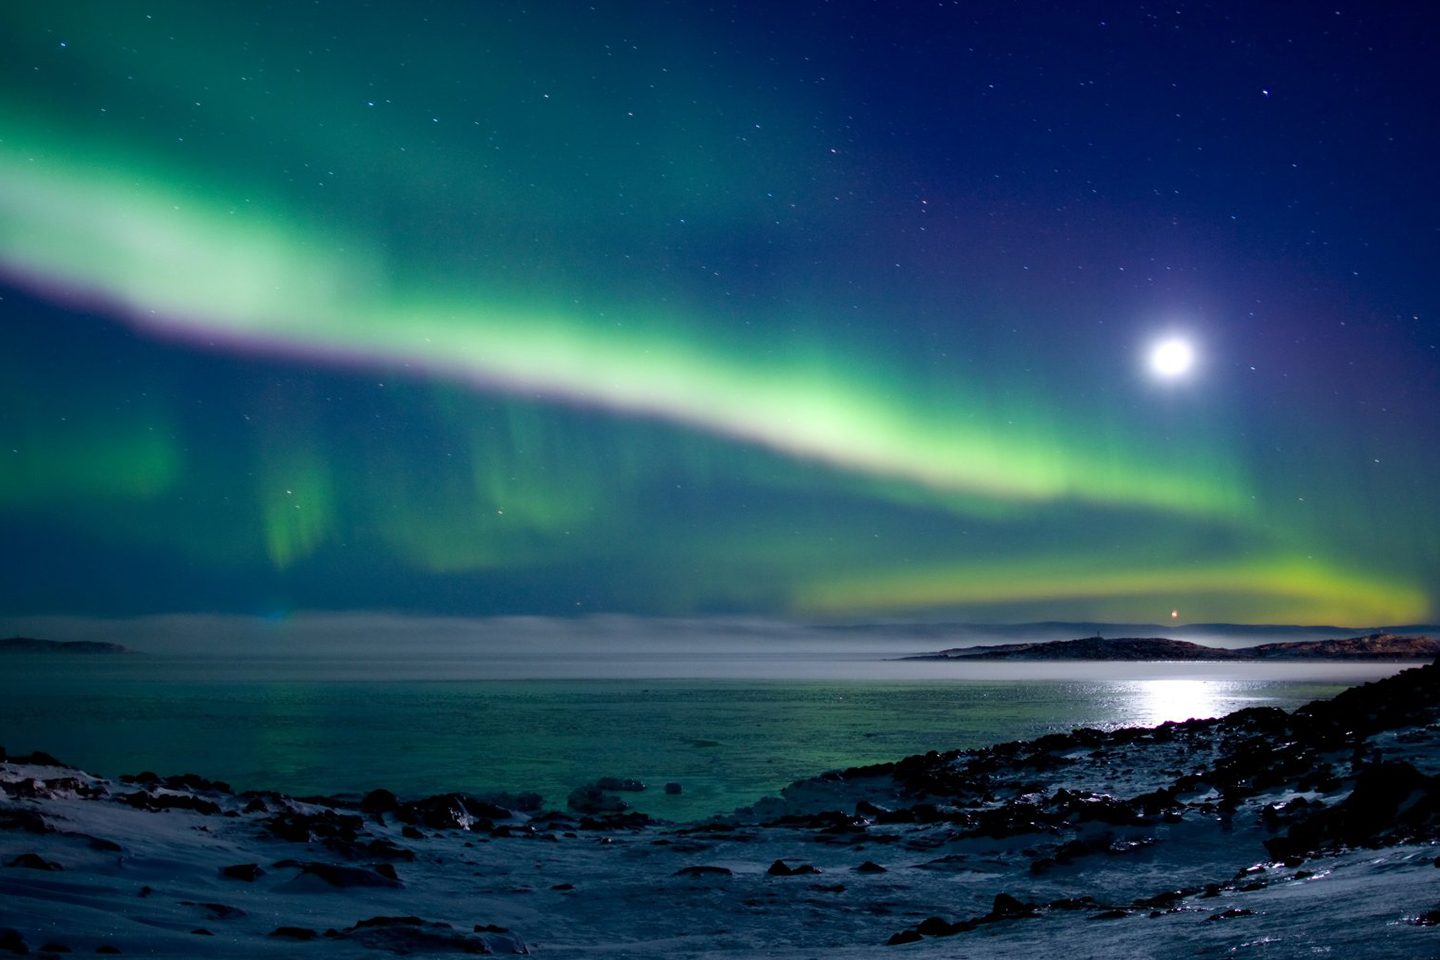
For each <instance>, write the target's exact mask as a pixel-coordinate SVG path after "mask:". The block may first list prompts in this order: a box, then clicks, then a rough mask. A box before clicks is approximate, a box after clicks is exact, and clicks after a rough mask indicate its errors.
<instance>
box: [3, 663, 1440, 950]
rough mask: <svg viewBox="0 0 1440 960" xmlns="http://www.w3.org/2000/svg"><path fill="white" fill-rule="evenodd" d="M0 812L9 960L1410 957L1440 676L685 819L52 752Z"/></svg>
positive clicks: (7, 766) (859, 773)
mask: <svg viewBox="0 0 1440 960" xmlns="http://www.w3.org/2000/svg"><path fill="white" fill-rule="evenodd" d="M0 756H4V755H3V754H0ZM615 782H616V783H620V784H623V783H624V782H625V781H623V780H616V781H615ZM606 783H607V781H605V780H600V781H597V782H596V783H595V784H592V787H593V788H594V789H595V790H596V791H597V792H599V793H600V794H602V795H603V796H613V794H612V793H609V792H607V791H605V790H600V789H599V788H600V786H601V784H606ZM616 789H622V788H616ZM0 794H3V796H0V952H3V951H5V950H9V951H10V952H18V951H20V950H22V949H23V950H31V951H36V950H40V949H42V948H45V949H46V950H48V951H49V952H54V953H58V952H61V951H60V950H59V949H55V950H50V949H49V948H51V947H56V948H64V949H68V950H71V951H73V952H84V953H94V952H113V951H121V952H123V953H125V954H146V955H155V956H175V957H189V956H216V957H222V956H224V957H252V956H254V957H267V956H269V957H277V958H278V957H290V956H295V955H297V954H296V953H293V952H291V951H295V950H299V949H302V948H303V949H304V950H305V951H307V953H306V956H312V955H313V956H316V957H320V956H346V957H355V956H368V955H372V954H375V955H380V954H384V953H390V954H406V953H411V954H422V955H434V956H445V955H451V954H454V955H463V954H483V953H499V954H507V953H508V954H524V953H527V952H534V953H536V954H537V955H544V956H550V957H565V958H572V957H574V958H578V957H586V956H592V955H595V954H597V953H608V954H611V955H614V956H640V957H645V956H655V957H660V956H663V957H666V958H667V960H670V958H676V957H700V956H704V957H736V958H738V957H747V958H749V957H753V956H755V955H756V954H757V953H760V954H763V955H766V956H785V957H794V958H796V960H798V958H799V957H803V956H812V955H814V954H815V953H816V952H817V951H823V952H824V953H825V954H826V955H827V956H830V955H834V956H841V957H855V958H859V957H870V956H874V955H875V953H876V952H877V951H885V952H888V949H896V950H907V949H920V950H924V949H925V947H924V946H923V945H924V943H925V942H926V941H930V940H935V939H942V940H945V941H946V942H947V943H957V944H958V943H960V942H962V941H963V947H960V948H961V949H963V950H964V951H965V953H966V955H967V956H974V957H985V956H992V957H1021V956H1025V957H1032V956H1039V957H1044V956H1056V955H1061V954H1064V955H1066V956H1077V957H1078V956H1101V955H1103V956H1112V955H1120V956H1131V955H1146V956H1152V957H1162V958H1172V957H1173V958H1180V957H1189V956H1194V955H1197V954H1203V955H1222V954H1224V953H1227V952H1230V951H1233V950H1238V949H1241V948H1242V947H1243V945H1245V944H1249V943H1253V942H1257V938H1262V937H1263V938H1264V941H1265V943H1266V956H1267V957H1271V958H1274V957H1296V958H1298V957H1302V956H1311V955H1313V954H1314V953H1316V952H1330V953H1332V954H1333V955H1349V956H1366V957H1397V958H1398V957H1409V956H1418V955H1427V954H1428V953H1430V952H1433V951H1434V942H1433V937H1434V936H1435V934H1434V931H1433V929H1432V925H1433V923H1434V920H1433V918H1434V917H1437V916H1440V907H1437V904H1440V870H1437V869H1435V866H1434V863H1435V861H1436V854H1437V851H1440V846H1437V845H1440V666H1436V665H1429V666H1425V667H1422V668H1417V669H1411V670H1407V671H1404V672H1402V673H1400V674H1397V675H1396V676H1394V677H1391V678H1388V679H1386V680H1382V681H1378V682H1376V683H1372V684H1367V685H1365V686H1361V687H1356V688H1353V689H1351V690H1347V691H1345V692H1343V693H1342V694H1340V695H1339V696H1337V697H1335V698H1334V699H1332V700H1328V701H1317V702H1315V703H1312V704H1309V705H1307V706H1305V707H1302V708H1301V709H1299V710H1297V711H1295V712H1293V713H1285V712H1283V711H1280V710H1277V709H1273V708H1264V707H1258V708H1251V709H1248V710H1242V711H1239V712H1237V713H1233V714H1230V715H1229V716H1227V717H1223V718H1219V719H1214V720H1192V721H1187V722H1185V723H1167V724H1162V725H1160V726H1158V727H1154V728H1126V729H1120V730H1108V731H1105V730H1087V729H1081V730H1074V731H1070V732H1068V733H1057V734H1051V735H1048V736H1044V737H1039V738H1036V739H1033V740H1026V741H1014V742H1010V743H1001V744H995V745H993V746H990V747H986V748H983V749H978V750H965V751H948V752H943V753H942V752H932V753H928V754H923V755H917V756H912V757H907V758H904V759H901V760H898V761H896V762H894V763H886V764H878V765H873V766H869V767H863V768H852V769H849V770H841V771H833V772H831V773H827V774H824V775H821V776H819V777H815V778H812V779H810V780H805V781H799V782H797V783H795V784H792V785H790V786H789V787H787V788H786V789H785V790H784V791H783V792H782V795H781V796H779V797H775V798H769V799H767V800H764V801H761V802H757V803H756V804H755V805H754V806H752V807H750V808H746V809H742V810H740V811H736V812H735V813H734V814H732V815H729V816H723V817H715V818H712V819H710V820H706V821H703V822H698V823H689V824H673V823H664V822H659V821H655V820H652V819H651V818H649V817H646V816H644V815H642V814H634V813H629V812H624V811H613V810H611V811H605V810H599V811H582V810H574V811H553V810H551V811H546V810H541V809H538V805H531V804H530V803H528V802H525V798H524V797H523V795H518V796H515V797H512V798H509V801H507V802H504V803H502V802H500V801H499V798H496V797H476V796H472V795H468V794H460V793H448V794H437V795H435V796H432V797H427V798H421V799H414V800H405V799H402V798H399V797H397V796H395V795H394V794H392V793H390V792H389V791H386V790H384V789H383V788H378V789H376V790H374V791H372V792H371V793H369V794H366V795H364V797H356V798H333V797H332V798H326V797H308V798H294V797H287V796H284V795H282V794H278V793H274V792H265V791H247V792H244V793H235V792H233V791H232V790H231V788H230V787H229V786H228V785H227V784H224V783H221V782H218V781H212V780H208V779H206V778H204V777H202V776H196V775H193V774H183V775H179V776H171V777H160V776H157V775H155V774H151V773H144V774H139V775H136V776H133V777H127V778H122V779H121V780H117V781H110V780H106V779H104V778H100V777H95V776H92V775H90V774H88V773H85V772H83V771H80V770H75V769H72V768H68V767H65V766H63V765H62V764H60V762H59V761H58V760H56V759H55V758H54V757H50V756H48V755H45V754H28V755H24V756H10V757H8V758H6V759H5V760H4V761H3V762H0ZM616 799H618V798H616ZM510 801H521V802H510ZM55 868H59V869H55ZM512 931H519V932H512ZM522 934H523V937H522ZM957 938H958V939H957ZM887 944H889V945H891V946H890V947H888V948H887V946H886V945H887ZM910 944H920V945H921V946H920V947H911V946H909V945H910Z"/></svg>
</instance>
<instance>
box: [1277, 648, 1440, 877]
mask: <svg viewBox="0 0 1440 960" xmlns="http://www.w3.org/2000/svg"><path fill="white" fill-rule="evenodd" d="M1426 669H1429V668H1426ZM1407 672H1414V671H1407ZM1314 806H1315V805H1314V804H1311V805H1309V807H1307V808H1306V809H1307V810H1313V808H1314ZM1437 838H1440V780H1437V778H1435V777H1427V776H1425V775H1424V774H1422V773H1420V771H1418V770H1416V769H1415V768H1414V767H1413V766H1411V765H1410V764H1408V763H1405V762H1403V761H1395V760H1392V761H1387V762H1384V763H1376V764H1370V765H1367V766H1365V767H1362V768H1361V770H1360V772H1359V774H1358V775H1357V776H1356V778H1355V787H1354V789H1353V790H1351V792H1350V796H1349V797H1347V798H1346V799H1345V800H1344V801H1343V802H1341V803H1338V804H1335V805H1333V806H1329V807H1321V808H1320V809H1319V810H1315V811H1314V812H1311V813H1309V814H1308V815H1307V816H1305V817H1304V819H1301V820H1299V821H1298V822H1295V823H1293V824H1292V825H1291V826H1290V829H1289V830H1288V831H1287V832H1286V833H1285V835H1284V836H1280V837H1274V838H1272V839H1270V840H1267V841H1265V848H1266V849H1267V850H1268V851H1269V852H1270V854H1271V856H1274V857H1276V858H1277V859H1283V858H1286V857H1292V856H1302V857H1306V856H1313V855H1314V854H1316V853H1319V852H1321V851H1323V850H1327V849H1337V848H1343V847H1362V846H1373V845H1378V844H1381V843H1397V842H1403V841H1409V840H1414V841H1431V840H1435V839H1437Z"/></svg>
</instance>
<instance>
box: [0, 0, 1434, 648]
mask: <svg viewBox="0 0 1440 960" xmlns="http://www.w3.org/2000/svg"><path fill="white" fill-rule="evenodd" d="M1377 7H1378V8H1379V9H1377ZM1425 11H1426V7H1425V5H1423V4H1381V5H1372V4H1366V5H1363V6H1362V5H1356V6H1354V7H1353V8H1352V7H1351V6H1350V5H1341V6H1340V7H1338V8H1337V7H1335V6H1321V5H1318V4H1283V3H1274V4H1271V3H1264V4H1256V3H1206V4H1192V3H1188V2H1187V3H1176V2H1171V3H1166V4H1139V3H1136V4H1105V3H1094V4H1092V3H1081V4H1070V3H1063V4H1055V5H1053V6H1052V5H1048V4H1023V3H1019V4H1017V3H959V4H935V3H930V4H920V3H899V2H895V3H861V2H843V3H817V2H796V3H781V4H774V3H770V2H764V3H762V2H754V3H738V4H734V3H731V4H716V5H703V4H698V3H660V2H647V3H634V4H612V3H603V2H597V3H594V4H585V3H576V4H561V3H546V2H526V3H500V2H465V3H462V2H448V3H442V2H430V3H426V2H406V3H400V2H380V0H374V2H369V3H361V2H356V3H342V2H338V0H335V2H330V0H327V2H318V0H317V2H309V0H306V2H303V3H302V2H291V0H286V2H261V0H247V2H244V3H239V2H235V3H219V2H216V3H194V2H189V0H186V2H177V0H146V2H143V3H140V2H128V0H94V2H81V0H69V2H57V3H49V4H40V3H10V4H6V5H5V6H4V7H3V9H0V297H3V299H0V540H3V543H4V550H3V552H0V558H3V559H0V611H3V612H7V613H12V614H28V613H90V614H105V615H122V614H138V613H150V612H169V611H217V612H228V613H253V614H263V615H283V614H285V613H287V612H290V611H296V610H324V609H347V610H348V609H386V610H395V611H412V612H425V613H454V614H500V613H507V614H508V613H535V614H589V613H597V612H607V611H609V612H629V613H639V614H655V615H692V614H708V613H727V614H733V613H745V614H756V615H764V616H789V617H799V618H827V619H828V618H835V619H854V618H874V617H884V618H890V617H942V616H943V617H959V618H962V619H969V620H975V621H987V620H1027V619H1042V618H1068V619H1080V618H1088V619H1101V620H1130V621H1141V622H1146V621H1149V622H1158V621H1162V620H1168V619H1170V616H1171V611H1172V610H1174V611H1177V612H1178V614H1179V619H1180V620H1181V621H1182V622H1199V621H1254V622H1288V623H1341V624H1352V625H1365V624H1376V623H1400V622H1413V621H1421V620H1424V619H1426V618H1429V617H1433V616H1435V615H1436V611H1437V609H1440V521H1437V509H1440V493H1437V488H1440V484H1437V478H1440V350H1437V343H1440V324H1437V321H1436V318H1437V316H1440V270H1437V264H1440V232H1437V231H1440V186H1437V179H1436V176H1435V173H1434V167H1435V163H1436V158H1437V157H1440V125H1437V124H1436V123H1435V121H1434V119H1433V117H1434V113H1433V102H1432V101H1433V98H1434V94H1435V91H1436V90H1440V51H1437V49H1436V45H1435V42H1434V38H1435V37H1436V36H1437V23H1436V22H1435V20H1436V16H1437V15H1436V14H1433V13H1428V12H1425ZM1166 338H1178V340H1180V341H1181V342H1183V343H1184V344H1186V345H1188V346H1189V348H1190V349H1192V350H1193V364H1191V365H1190V366H1189V367H1188V368H1185V369H1181V368H1184V367H1185V364H1184V363H1183V360H1184V358H1183V357H1179V358H1178V359H1177V358H1174V357H1172V360H1174V361H1175V363H1174V366H1175V368H1176V369H1174V370H1173V375H1170V376H1166V375H1163V374H1162V373H1160V372H1158V371H1156V370H1155V369H1154V368H1153V366H1152V364H1151V362H1150V360H1151V358H1150V357H1149V352H1150V351H1151V349H1152V348H1153V347H1154V346H1155V345H1156V344H1157V343H1159V342H1161V341H1163V340H1165V339H1166Z"/></svg>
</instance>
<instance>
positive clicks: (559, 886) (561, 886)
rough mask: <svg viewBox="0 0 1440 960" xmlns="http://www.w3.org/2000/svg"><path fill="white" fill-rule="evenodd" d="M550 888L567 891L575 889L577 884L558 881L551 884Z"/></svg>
mask: <svg viewBox="0 0 1440 960" xmlns="http://www.w3.org/2000/svg"><path fill="white" fill-rule="evenodd" d="M550 889H551V890H559V891H560V892H561V893H565V892H567V891H570V890H574V889H575V884H573V883H557V884H554V885H553V886H551V887H550Z"/></svg>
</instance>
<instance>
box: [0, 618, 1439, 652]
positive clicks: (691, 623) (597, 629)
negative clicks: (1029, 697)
mask: <svg viewBox="0 0 1440 960" xmlns="http://www.w3.org/2000/svg"><path fill="white" fill-rule="evenodd" d="M1377 631H1383V632H1393V633H1425V632H1429V633H1432V634H1433V633H1435V632H1437V631H1440V627H1436V626H1435V625H1407V626H1388V627H1336V626H1306V627H1300V626H1269V625H1265V626H1254V625H1243V624H1190V625H1170V626H1163V625H1157V624H1096V623H1084V622H1074V623H1059V622H1047V623H1028V624H998V625H996V624H991V625H977V624H957V623H937V622H926V621H889V622H870V623H849V624H837V623H829V624H816V623H801V622H794V621H786V620H778V619H763V618H739V617H714V618H693V619H681V618H657V617H635V616H622V615H597V616H589V617H583V618H573V619H572V618H559V617H484V618H462V617H436V616H417V615H409V614H398V613H386V612H363V611H361V612H346V613H299V614H293V615H289V616H286V617H256V616H239V615H221V614H167V615H156V616H146V617H134V618H124V619H105V618H98V617H73V616H33V617H12V618H0V636H30V637H39V638H43V639H47V640H57V641H71V640H98V641H108V642H112V643H120V644H123V645H124V646H126V647H128V648H130V649H131V650H134V651H137V652H141V653H150V654H164V655H179V656H191V657H194V656H200V657H208V656H215V657H224V658H235V657H242V658H243V657H263V658H277V657H278V658H286V657H296V658H334V657H342V658H345V659H349V660H355V659H377V660H391V659H395V658H397V657H399V658H405V659H411V658H420V659H444V660H448V659H457V660H469V659H477V658H478V659H483V660H489V661H505V660H565V661H587V660H609V659H615V658H647V657H654V658H663V659H666V660H677V659H679V660H685V659H697V660H711V659H717V658H747V657H755V658H765V657H770V656H775V655H778V654H783V655H786V656H803V657H825V656H833V657H837V658H844V659H860V658H865V659H871V658H886V657H899V656H906V655H909V654H915V653H928V652H933V651H936V650H940V649H944V648H947V647H964V646H974V645H979V644H995V643H1018V642H1025V641H1046V640H1070V639H1075V638H1077V637H1085V636H1094V635H1096V634H1099V635H1101V636H1105V637H1111V638H1114V637H1171V638H1174V639H1177V640H1189V641H1192V642H1195V643H1203V644H1209V645H1213V646H1217V647H1242V646H1250V645H1253V644H1258V643H1271V642H1278V641H1289V640H1325V639H1332V638H1337V637H1348V636H1357V635H1361V634H1366V633H1373V632H1377Z"/></svg>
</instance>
